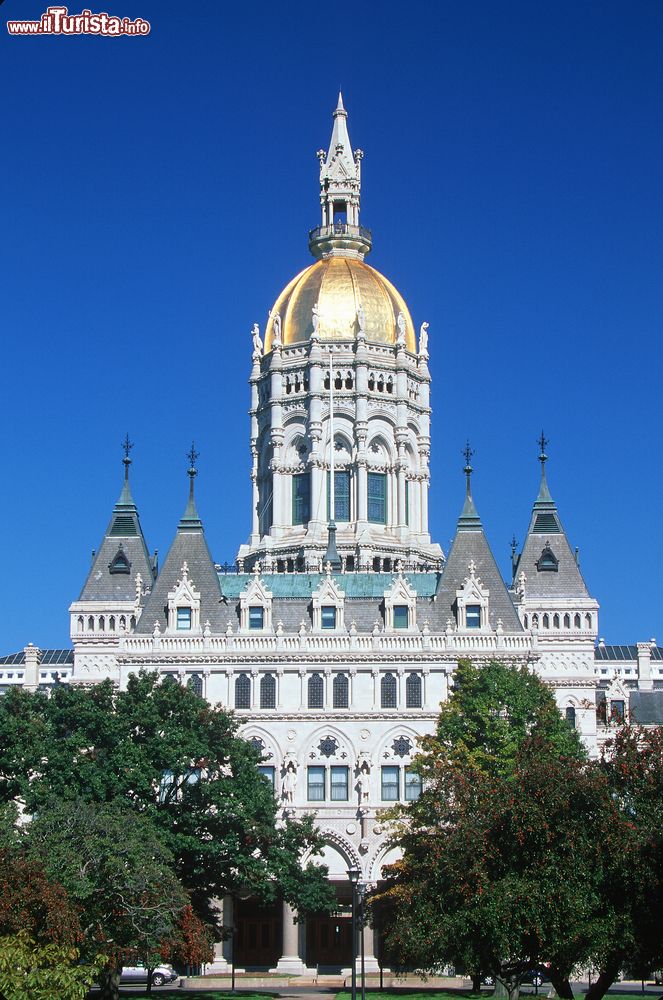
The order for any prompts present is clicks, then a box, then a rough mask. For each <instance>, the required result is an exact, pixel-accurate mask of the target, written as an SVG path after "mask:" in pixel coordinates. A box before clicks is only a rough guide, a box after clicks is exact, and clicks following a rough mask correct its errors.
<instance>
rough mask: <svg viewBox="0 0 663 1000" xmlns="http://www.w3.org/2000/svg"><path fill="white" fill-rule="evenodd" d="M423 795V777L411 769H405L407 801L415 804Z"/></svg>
mask: <svg viewBox="0 0 663 1000" xmlns="http://www.w3.org/2000/svg"><path fill="white" fill-rule="evenodd" d="M420 795H421V775H420V774H416V772H415V771H413V770H412V768H411V767H406V768H405V801H406V802H414V800H415V799H418V798H419V796H420Z"/></svg>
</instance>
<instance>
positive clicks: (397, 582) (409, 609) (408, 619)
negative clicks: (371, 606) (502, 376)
mask: <svg viewBox="0 0 663 1000" xmlns="http://www.w3.org/2000/svg"><path fill="white" fill-rule="evenodd" d="M397 570H398V575H397V576H395V577H394V579H393V581H392V584H391V586H390V587H389V589H388V590H385V592H384V626H385V629H386V631H387V632H392V631H395V632H401V631H408V630H411V629H414V628H416V625H417V593H416V591H415V590H414V589H413V588H412V586H411V585H410V582H409V581H408V580H407V579H406V578H405V577H404V576H403V564H402V563H401V562H400V561H399V563H398V566H397Z"/></svg>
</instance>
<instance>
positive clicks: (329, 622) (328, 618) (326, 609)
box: [320, 605, 336, 628]
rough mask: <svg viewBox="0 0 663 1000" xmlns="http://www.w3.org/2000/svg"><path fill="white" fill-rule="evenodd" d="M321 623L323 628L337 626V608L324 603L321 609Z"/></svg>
mask: <svg viewBox="0 0 663 1000" xmlns="http://www.w3.org/2000/svg"><path fill="white" fill-rule="evenodd" d="M320 624H321V626H322V628H336V608H335V607H332V606H331V605H323V607H322V608H321V609H320Z"/></svg>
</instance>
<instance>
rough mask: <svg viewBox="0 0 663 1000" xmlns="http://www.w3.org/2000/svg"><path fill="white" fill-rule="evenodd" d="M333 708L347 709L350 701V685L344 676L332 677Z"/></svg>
mask: <svg viewBox="0 0 663 1000" xmlns="http://www.w3.org/2000/svg"><path fill="white" fill-rule="evenodd" d="M333 689H334V708H347V707H348V705H349V701H350V690H349V689H350V685H349V683H348V678H347V675H346V674H336V676H335V677H334V685H333Z"/></svg>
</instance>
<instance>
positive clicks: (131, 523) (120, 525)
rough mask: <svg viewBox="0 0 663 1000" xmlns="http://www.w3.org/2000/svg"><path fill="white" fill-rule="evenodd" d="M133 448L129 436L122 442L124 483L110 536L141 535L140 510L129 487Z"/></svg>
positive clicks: (114, 509)
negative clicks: (130, 454)
mask: <svg viewBox="0 0 663 1000" xmlns="http://www.w3.org/2000/svg"><path fill="white" fill-rule="evenodd" d="M132 448H133V444H132V442H131V441H130V440H129V435H128V434H127V436H126V437H125V439H124V441H123V442H122V451H123V452H124V458H123V459H122V464H123V465H124V482H123V483H122V490H121V492H120V496H119V499H118V501H117V503H116V504H115V506H114V507H113V516H112V518H111V523H110V528H109V531H108V533H109V535H118V536H120V535H124V536H129V535H138V534H140V526H139V524H138V508H137V507H136V504H135V503H134V498H133V497H132V495H131V487H130V485H129V466H130V465H131V459H130V458H129V452H130V451H131V449H132Z"/></svg>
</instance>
